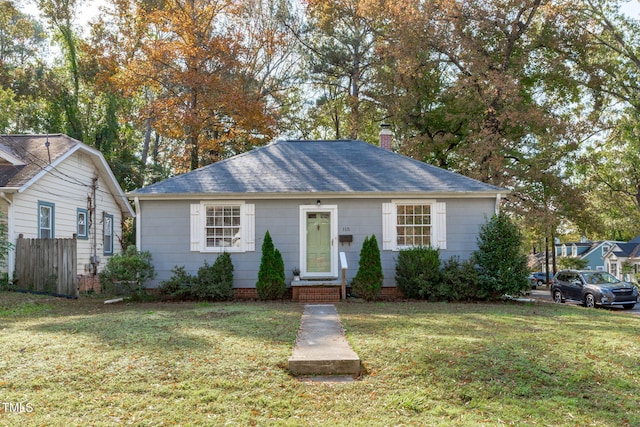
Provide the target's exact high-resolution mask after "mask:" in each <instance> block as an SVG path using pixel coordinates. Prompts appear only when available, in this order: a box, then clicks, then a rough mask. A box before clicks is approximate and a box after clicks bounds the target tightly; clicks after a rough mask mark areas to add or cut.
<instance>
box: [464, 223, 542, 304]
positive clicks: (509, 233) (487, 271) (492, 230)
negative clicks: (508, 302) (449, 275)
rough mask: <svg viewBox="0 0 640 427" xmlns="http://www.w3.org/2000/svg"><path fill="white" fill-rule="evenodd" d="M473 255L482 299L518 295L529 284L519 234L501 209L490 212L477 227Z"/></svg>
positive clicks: (525, 259)
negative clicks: (489, 218)
mask: <svg viewBox="0 0 640 427" xmlns="http://www.w3.org/2000/svg"><path fill="white" fill-rule="evenodd" d="M473 259H474V261H475V263H476V264H477V266H478V268H479V270H480V273H479V274H480V279H479V283H478V296H479V297H480V298H482V299H491V300H495V299H499V298H502V297H503V296H504V295H519V294H522V293H524V292H525V291H526V290H527V289H529V288H530V286H531V284H530V282H529V279H528V278H527V277H528V275H529V268H528V267H527V257H526V255H525V254H524V252H523V250H522V234H521V233H520V230H518V227H517V226H516V225H515V224H514V223H513V222H512V221H511V220H510V219H509V217H508V216H507V215H506V214H505V213H499V214H496V215H493V216H492V217H491V220H489V221H488V222H487V223H486V224H484V225H483V226H482V227H481V229H480V234H479V235H478V249H477V250H476V251H474V253H473Z"/></svg>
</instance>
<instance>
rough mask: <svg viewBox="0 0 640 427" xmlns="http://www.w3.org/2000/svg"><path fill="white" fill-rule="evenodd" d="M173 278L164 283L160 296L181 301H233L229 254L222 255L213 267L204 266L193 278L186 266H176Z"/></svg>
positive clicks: (231, 263) (205, 264) (231, 264)
mask: <svg viewBox="0 0 640 427" xmlns="http://www.w3.org/2000/svg"><path fill="white" fill-rule="evenodd" d="M171 271H172V272H173V276H171V278H170V279H169V280H166V281H164V282H162V285H161V286H160V294H161V295H166V296H169V297H171V298H174V299H179V300H206V301H226V300H231V299H233V262H232V261H231V255H229V253H228V252H223V253H222V254H220V255H219V256H218V257H217V258H216V260H215V262H214V263H213V264H212V265H209V263H207V261H206V260H205V262H204V265H203V266H202V267H200V268H199V269H198V274H197V275H196V276H193V275H191V274H189V273H187V272H186V270H185V268H184V266H181V267H178V266H176V267H175V268H174V269H173V270H171Z"/></svg>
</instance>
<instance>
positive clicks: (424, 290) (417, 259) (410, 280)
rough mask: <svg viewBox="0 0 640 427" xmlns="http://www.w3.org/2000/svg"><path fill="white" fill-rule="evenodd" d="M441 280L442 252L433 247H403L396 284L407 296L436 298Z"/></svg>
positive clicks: (399, 255)
mask: <svg viewBox="0 0 640 427" xmlns="http://www.w3.org/2000/svg"><path fill="white" fill-rule="evenodd" d="M439 281H440V253H439V251H438V250H437V249H434V248H431V247H426V246H425V247H416V248H409V249H403V250H401V251H400V252H399V253H398V259H397V260H396V286H398V289H400V291H401V292H402V294H403V295H404V296H405V297H406V298H424V299H434V297H436V294H437V290H436V288H437V287H438V283H439Z"/></svg>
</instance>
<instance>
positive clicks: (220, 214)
mask: <svg viewBox="0 0 640 427" xmlns="http://www.w3.org/2000/svg"><path fill="white" fill-rule="evenodd" d="M190 213H191V224H190V230H191V251H194V252H247V251H254V250H255V205H253V204H246V203H242V202H240V203H239V202H235V201H232V202H224V201H220V202H201V203H197V204H192V205H191V211H190Z"/></svg>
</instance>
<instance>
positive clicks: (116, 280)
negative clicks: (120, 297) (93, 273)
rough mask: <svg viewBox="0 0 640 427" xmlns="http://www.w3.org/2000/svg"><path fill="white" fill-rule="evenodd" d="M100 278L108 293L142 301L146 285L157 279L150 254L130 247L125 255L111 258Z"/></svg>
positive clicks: (103, 287) (116, 255)
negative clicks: (121, 294)
mask: <svg viewBox="0 0 640 427" xmlns="http://www.w3.org/2000/svg"><path fill="white" fill-rule="evenodd" d="M98 276H99V278H100V284H101V286H102V289H104V290H105V291H106V292H107V293H124V294H127V295H130V296H131V297H132V298H134V299H141V298H143V297H145V296H146V290H145V287H144V285H145V283H146V282H147V281H149V280H151V279H153V278H154V277H156V272H155V269H154V267H153V264H152V263H151V253H150V252H148V251H144V252H141V251H138V250H137V249H136V247H135V246H129V247H127V249H126V251H124V252H123V253H121V254H115V255H113V256H112V257H111V258H109V261H107V265H106V267H105V268H104V270H102V271H101V272H100V274H99V275H98Z"/></svg>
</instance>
